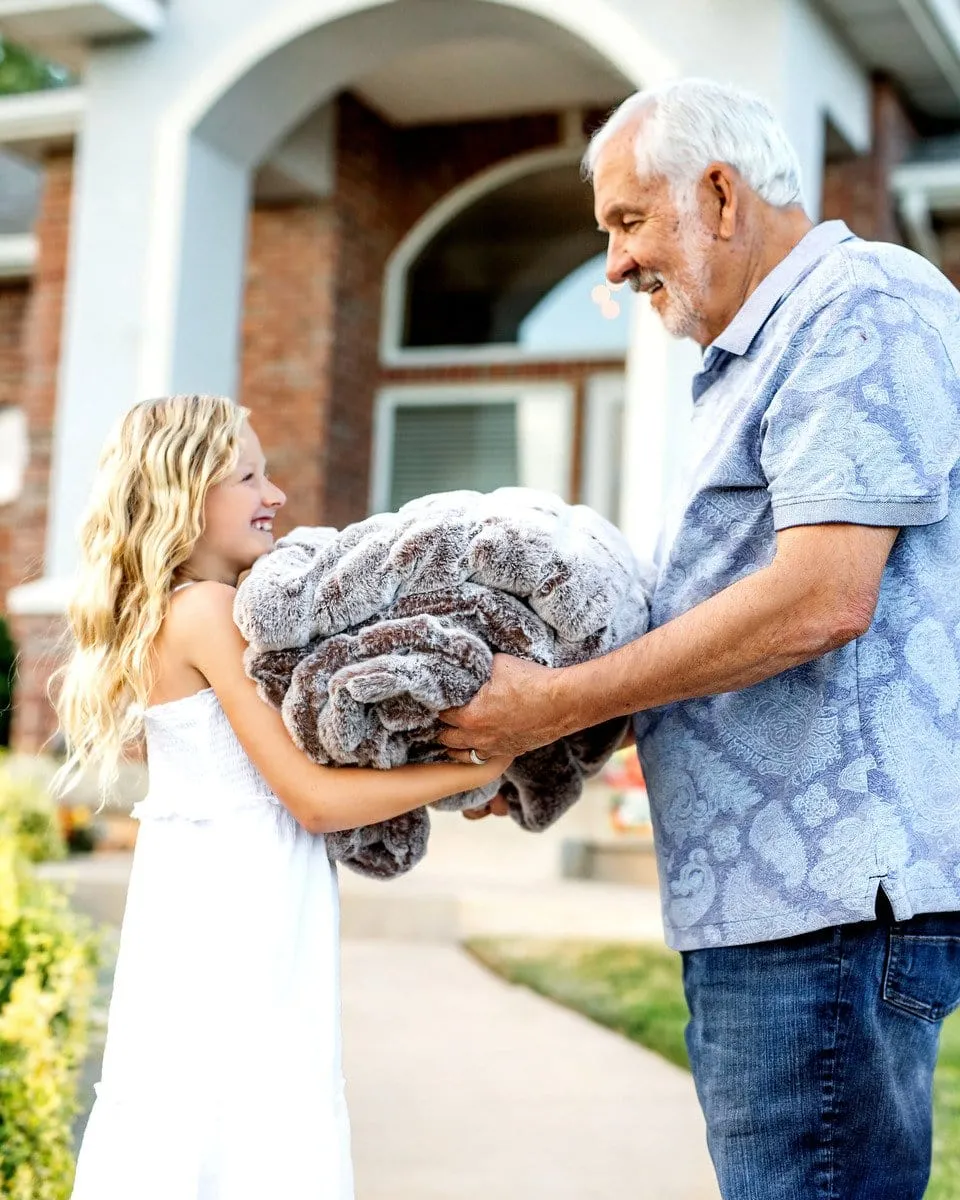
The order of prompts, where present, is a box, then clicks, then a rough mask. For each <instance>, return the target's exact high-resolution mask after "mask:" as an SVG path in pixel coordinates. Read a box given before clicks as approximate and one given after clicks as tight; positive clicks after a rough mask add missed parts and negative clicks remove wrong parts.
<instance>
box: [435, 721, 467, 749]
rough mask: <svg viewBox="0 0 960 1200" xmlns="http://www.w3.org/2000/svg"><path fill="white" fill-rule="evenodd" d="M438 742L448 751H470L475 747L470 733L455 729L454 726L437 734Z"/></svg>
mask: <svg viewBox="0 0 960 1200" xmlns="http://www.w3.org/2000/svg"><path fill="white" fill-rule="evenodd" d="M437 741H438V742H439V743H440V745H441V746H446V747H447V749H448V750H469V749H470V747H471V746H472V745H473V741H472V740H471V737H470V735H469V734H468V733H465V732H464V731H463V730H462V729H455V728H454V727H453V726H452V725H448V726H447V727H446V728H445V729H441V730H440V732H439V733H438V734H437Z"/></svg>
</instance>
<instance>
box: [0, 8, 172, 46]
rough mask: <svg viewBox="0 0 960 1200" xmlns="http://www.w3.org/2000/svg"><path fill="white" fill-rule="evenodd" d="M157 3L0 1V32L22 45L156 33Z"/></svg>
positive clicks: (160, 16)
mask: <svg viewBox="0 0 960 1200" xmlns="http://www.w3.org/2000/svg"><path fill="white" fill-rule="evenodd" d="M163 18H164V12H163V5H162V4H160V3H159V2H158V0H0V33H3V34H5V35H6V36H7V37H9V38H10V40H11V41H15V42H21V43H23V44H24V45H26V46H37V47H41V48H42V47H43V46H44V45H45V44H48V43H54V44H61V43H64V42H73V41H78V42H87V41H98V40H101V39H103V38H116V37H131V36H133V35H136V34H151V33H156V32H157V30H158V29H159V28H160V26H161V25H162V24H163Z"/></svg>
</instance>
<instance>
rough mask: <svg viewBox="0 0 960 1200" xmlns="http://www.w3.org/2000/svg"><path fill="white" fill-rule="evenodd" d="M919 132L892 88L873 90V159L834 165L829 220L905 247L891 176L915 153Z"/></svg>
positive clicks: (826, 206) (827, 190)
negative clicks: (902, 162)
mask: <svg viewBox="0 0 960 1200" xmlns="http://www.w3.org/2000/svg"><path fill="white" fill-rule="evenodd" d="M916 136H917V133H916V130H915V128H914V126H913V123H912V122H911V120H910V117H909V115H908V113H907V110H906V108H905V107H904V105H903V102H902V101H901V100H900V97H899V96H898V94H897V92H896V90H895V88H894V87H893V85H892V84H890V83H889V82H888V81H886V80H884V79H877V80H875V81H874V85H873V146H872V148H871V151H870V153H869V154H864V155H857V156H855V157H851V158H843V159H838V160H835V161H832V162H828V163H827V165H826V169H825V171H824V177H823V219H824V220H831V219H835V218H840V219H842V220H844V221H846V223H847V224H848V225H849V226H850V228H851V229H852V230H853V232H854V233H856V234H859V235H860V237H863V238H869V239H870V240H871V241H880V242H896V243H897V244H902V243H903V235H902V233H901V230H900V226H899V223H898V221H897V213H896V207H895V204H894V199H893V196H892V194H891V192H890V188H889V186H888V180H889V178H890V172H891V171H892V170H893V168H894V167H895V166H896V165H897V164H898V163H899V162H901V161H902V160H903V159H904V158H905V157H906V155H907V153H908V152H909V150H910V146H911V145H912V143H913V142H914V141H915V139H916Z"/></svg>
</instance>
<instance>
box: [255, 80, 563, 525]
mask: <svg viewBox="0 0 960 1200" xmlns="http://www.w3.org/2000/svg"><path fill="white" fill-rule="evenodd" d="M337 115H338V136H337V171H336V186H335V190H334V193H333V195H332V196H331V197H330V199H329V200H327V201H325V202H323V203H322V204H311V205H306V204H304V205H290V206H286V207H282V208H273V209H268V208H261V209H258V210H257V211H256V212H255V213H254V215H253V224H252V236H251V239H250V251H249V262H248V269H247V291H246V302H245V312H244V345H243V363H242V371H241V387H242V391H241V396H242V399H243V402H244V403H245V404H246V405H248V406H249V407H250V408H251V409H252V410H253V412H254V414H256V416H257V417H258V418H260V421H259V424H260V426H261V427H262V428H260V429H259V430H258V431H259V432H260V436H261V438H262V439H263V441H264V446H265V449H266V450H267V451H268V458H270V459H271V461H272V464H273V468H274V476H275V478H276V480H277V483H278V484H279V485H280V486H281V487H282V488H284V490H285V491H287V493H288V495H289V497H290V499H289V501H288V505H287V509H286V510H285V516H284V520H283V527H284V528H289V527H290V525H291V524H293V523H298V522H308V523H320V522H326V523H329V524H332V525H338V526H342V525H345V524H347V523H349V522H350V521H355V520H358V519H359V518H361V517H363V516H364V515H365V514H366V512H367V505H368V496H369V488H370V454H371V445H372V437H373V409H374V398H375V395H376V391H377V388H378V387H379V386H380V383H381V381H382V378H381V372H380V366H379V340H380V313H381V298H382V288H383V279H384V273H385V271H386V266H387V262H388V260H389V257H390V255H391V254H392V252H393V251H394V250H395V249H396V247H397V245H398V244H399V242H400V241H401V240H402V239H403V237H404V236H405V235H406V234H407V233H408V232H409V230H410V229H411V228H412V227H413V225H415V224H416V222H417V221H418V220H419V219H420V218H421V217H422V216H423V215H424V213H425V212H426V211H427V210H428V209H429V208H430V207H431V206H432V205H433V204H435V203H436V202H437V201H438V200H440V199H441V198H442V197H443V196H445V195H447V194H448V193H449V192H450V191H452V190H453V189H454V188H456V187H457V186H459V185H460V184H462V183H464V182H465V181H466V180H468V179H470V178H471V177H472V176H474V175H476V174H477V173H478V172H479V171H481V170H483V169H485V168H487V167H490V166H493V165H494V164H496V163H497V162H500V161H502V160H503V159H505V158H509V157H512V156H514V155H516V154H521V153H524V152H526V151H530V150H535V149H538V148H541V147H546V146H551V145H556V143H557V139H558V136H559V127H558V122H557V119H556V117H554V116H552V115H545V116H533V117H519V118H512V119H509V120H501V121H478V122H471V123H466V124H462V125H440V126H435V127H417V128H415V129H395V128H394V127H392V126H390V125H389V124H387V123H386V122H385V121H383V120H382V119H381V118H380V117H378V116H377V115H376V114H375V113H373V112H371V111H370V110H369V109H368V108H366V107H365V106H364V105H363V104H361V103H360V102H359V101H358V100H356V99H355V98H354V97H353V96H351V95H349V94H347V95H344V96H342V97H341V98H340V100H339V102H338V114H337ZM544 370H545V371H546V372H547V373H548V374H549V372H550V368H549V367H547V368H544Z"/></svg>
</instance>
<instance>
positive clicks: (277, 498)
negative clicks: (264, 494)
mask: <svg viewBox="0 0 960 1200" xmlns="http://www.w3.org/2000/svg"><path fill="white" fill-rule="evenodd" d="M286 502H287V496H286V493H285V492H281V490H280V489H279V488H278V487H277V485H276V484H275V483H271V484H270V495H269V498H267V507H268V508H283V506H284V505H285V504H286Z"/></svg>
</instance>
